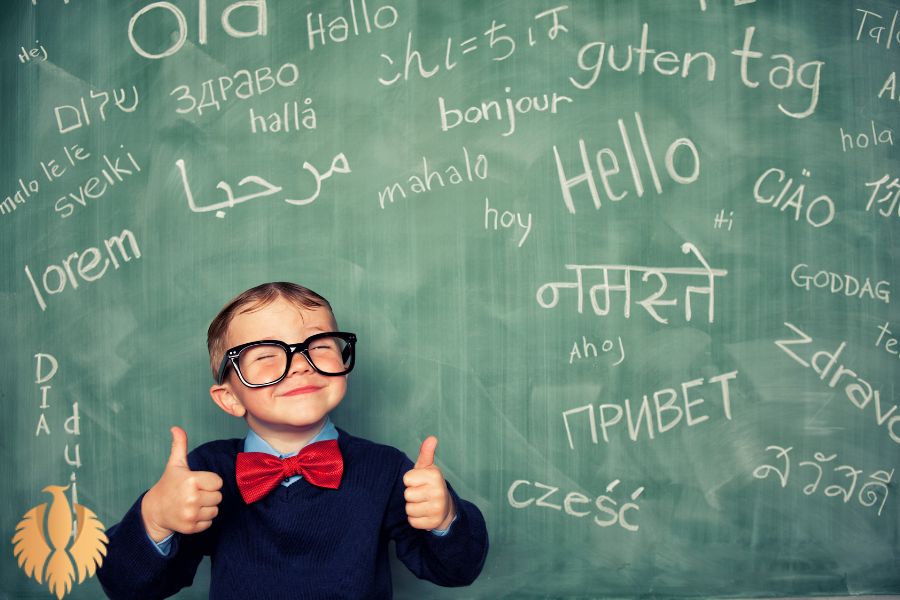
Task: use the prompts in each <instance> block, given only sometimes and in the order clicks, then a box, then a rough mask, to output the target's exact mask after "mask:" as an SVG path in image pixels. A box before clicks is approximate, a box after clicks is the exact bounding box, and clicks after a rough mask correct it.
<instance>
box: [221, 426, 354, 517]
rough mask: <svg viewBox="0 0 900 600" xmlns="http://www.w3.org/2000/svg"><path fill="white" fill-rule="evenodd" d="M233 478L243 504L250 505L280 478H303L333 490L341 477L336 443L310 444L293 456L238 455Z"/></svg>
mask: <svg viewBox="0 0 900 600" xmlns="http://www.w3.org/2000/svg"><path fill="white" fill-rule="evenodd" d="M235 471H236V476H237V484H238V488H239V489H240V490H241V496H243V498H244V502H246V503H247V504H251V503H253V502H256V501H257V500H259V499H260V498H263V497H264V496H265V495H266V494H268V493H269V492H271V491H272V490H273V489H275V488H276V487H278V484H279V483H280V482H281V480H282V479H287V478H288V477H293V476H294V475H302V476H303V477H305V478H306V480H307V481H309V482H310V483H311V484H313V485H316V486H319V487H324V488H330V489H332V490H336V489H337V488H338V486H339V485H340V484H341V476H342V475H343V474H344V459H343V457H342V456H341V450H340V448H338V443H337V440H325V441H323V442H316V443H314V444H309V445H308V446H306V447H305V448H303V449H302V450H301V451H300V453H299V454H297V455H296V456H291V457H290V458H278V457H277V456H273V455H271V454H266V453H265V452H239V453H238V455H237V464H236V469H235Z"/></svg>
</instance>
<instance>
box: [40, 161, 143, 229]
mask: <svg viewBox="0 0 900 600" xmlns="http://www.w3.org/2000/svg"><path fill="white" fill-rule="evenodd" d="M119 148H121V149H122V150H125V146H124V145H122V144H120V145H119ZM126 157H127V159H126ZM101 159H102V161H103V162H102V163H101V164H102V168H101V169H100V175H99V176H93V177H91V178H89V179H88V180H87V181H85V182H84V183H82V184H81V185H79V186H78V188H77V190H75V191H72V192H68V193H67V194H66V195H65V196H60V197H59V198H58V199H57V200H56V202H55V203H54V205H53V209H54V210H55V211H56V212H57V213H58V214H59V216H60V218H62V219H66V218H68V217H70V216H72V214H73V213H74V212H75V210H76V207H78V206H82V207H85V206H87V201H88V199H90V200H98V199H100V198H101V197H103V195H104V194H105V193H106V192H107V191H108V190H109V189H111V188H113V187H115V186H116V185H117V184H119V183H121V182H123V181H125V179H126V178H130V177H131V176H133V175H134V174H136V173H139V172H140V171H141V166H140V165H139V164H138V162H137V160H135V158H134V156H133V155H132V154H131V152H129V151H127V150H125V152H124V156H122V155H119V156H114V157H113V159H114V160H111V159H110V157H109V155H108V154H102V155H101ZM101 177H102V178H101Z"/></svg>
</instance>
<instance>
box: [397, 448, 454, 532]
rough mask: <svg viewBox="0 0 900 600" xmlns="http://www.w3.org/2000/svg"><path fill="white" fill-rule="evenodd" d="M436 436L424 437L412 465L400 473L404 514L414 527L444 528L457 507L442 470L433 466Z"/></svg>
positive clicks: (450, 520)
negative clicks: (401, 476) (404, 506)
mask: <svg viewBox="0 0 900 600" xmlns="http://www.w3.org/2000/svg"><path fill="white" fill-rule="evenodd" d="M437 444H438V441H437V438H436V437H434V436H433V435H431V436H428V437H427V438H425V441H424V442H422V447H421V448H420V449H419V458H417V459H416V464H415V466H414V467H413V468H412V469H410V470H409V471H407V472H406V475H404V476H403V484H404V485H405V486H406V491H405V492H404V494H403V496H404V497H405V498H406V516H407V519H408V520H409V524H410V525H412V526H413V527H415V528H416V529H447V527H449V526H450V523H452V522H453V518H454V517H455V516H456V507H455V506H453V499H452V498H451V497H450V492H449V491H448V490H447V482H446V481H444V476H443V475H442V474H441V470H440V469H438V468H437V467H436V466H435V465H434V450H435V448H437Z"/></svg>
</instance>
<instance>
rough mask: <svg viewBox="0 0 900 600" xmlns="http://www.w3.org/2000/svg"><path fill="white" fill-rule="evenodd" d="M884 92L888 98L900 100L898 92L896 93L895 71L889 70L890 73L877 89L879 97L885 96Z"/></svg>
mask: <svg viewBox="0 0 900 600" xmlns="http://www.w3.org/2000/svg"><path fill="white" fill-rule="evenodd" d="M885 94H887V99H888V100H898V101H900V94H897V71H891V74H890V75H888V77H887V79H885V80H884V85H883V86H881V89H880V90H879V91H878V97H879V98H883V97H885Z"/></svg>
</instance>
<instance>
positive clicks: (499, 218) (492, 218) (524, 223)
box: [484, 198, 531, 248]
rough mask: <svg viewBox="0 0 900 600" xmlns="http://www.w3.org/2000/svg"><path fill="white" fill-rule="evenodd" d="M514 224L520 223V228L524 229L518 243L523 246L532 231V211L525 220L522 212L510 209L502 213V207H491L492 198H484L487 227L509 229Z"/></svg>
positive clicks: (485, 225) (485, 226) (495, 229)
mask: <svg viewBox="0 0 900 600" xmlns="http://www.w3.org/2000/svg"><path fill="white" fill-rule="evenodd" d="M513 225H518V226H519V229H520V230H521V231H522V237H521V238H519V243H518V247H519V248H521V247H522V244H524V243H525V240H526V239H527V238H528V234H529V233H531V213H528V217H527V218H526V219H525V220H523V219H522V214H521V213H518V212H516V213H514V212H512V211H509V210H504V211H503V212H502V213H501V212H500V209H498V208H492V207H491V201H490V200H488V199H487V198H485V199H484V228H485V229H488V230H490V229H493V230H494V231H497V230H498V229H499V228H500V227H502V228H504V229H508V228H510V227H512V226H513Z"/></svg>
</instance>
